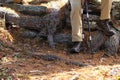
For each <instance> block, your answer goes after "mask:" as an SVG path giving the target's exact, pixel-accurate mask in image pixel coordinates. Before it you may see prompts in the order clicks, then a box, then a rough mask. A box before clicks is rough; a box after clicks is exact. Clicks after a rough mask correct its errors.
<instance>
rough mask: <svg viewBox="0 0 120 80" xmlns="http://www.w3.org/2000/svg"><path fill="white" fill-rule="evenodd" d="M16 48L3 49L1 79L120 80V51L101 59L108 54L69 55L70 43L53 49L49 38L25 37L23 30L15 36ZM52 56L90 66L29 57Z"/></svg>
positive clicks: (1, 51)
mask: <svg viewBox="0 0 120 80" xmlns="http://www.w3.org/2000/svg"><path fill="white" fill-rule="evenodd" d="M12 36H13V38H14V43H13V46H14V48H11V47H6V48H4V49H0V80H120V58H119V57H120V52H119V51H118V57H117V58H115V57H106V58H103V57H101V56H102V55H103V53H104V51H98V52H96V53H94V54H90V53H87V52H81V53H79V54H69V48H68V46H67V45H66V44H60V43H58V44H56V48H55V49H52V48H50V47H49V46H48V42H47V40H45V39H41V40H39V41H36V40H33V39H28V38H23V37H22V36H20V35H19V31H17V30H16V31H14V33H12ZM30 53H33V54H52V55H56V56H59V57H61V58H64V59H67V60H72V61H76V62H81V63H85V64H88V66H86V67H79V66H75V65H68V64H65V63H64V62H62V61H46V60H43V59H41V58H34V57H30V56H29V54H30Z"/></svg>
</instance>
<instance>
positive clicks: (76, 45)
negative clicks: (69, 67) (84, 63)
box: [70, 42, 82, 53]
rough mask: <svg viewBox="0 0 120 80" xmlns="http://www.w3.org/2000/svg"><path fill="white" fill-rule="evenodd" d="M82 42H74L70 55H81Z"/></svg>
mask: <svg viewBox="0 0 120 80" xmlns="http://www.w3.org/2000/svg"><path fill="white" fill-rule="evenodd" d="M81 45H82V42H74V43H73V47H72V49H71V50H70V53H79V52H80V51H81Z"/></svg>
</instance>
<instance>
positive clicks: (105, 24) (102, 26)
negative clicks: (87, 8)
mask: <svg viewBox="0 0 120 80" xmlns="http://www.w3.org/2000/svg"><path fill="white" fill-rule="evenodd" d="M98 26H99V27H98V29H99V30H101V31H103V32H104V34H105V35H106V36H112V35H114V32H113V31H112V30H110V26H109V20H108V19H106V20H100V22H99V23H98Z"/></svg>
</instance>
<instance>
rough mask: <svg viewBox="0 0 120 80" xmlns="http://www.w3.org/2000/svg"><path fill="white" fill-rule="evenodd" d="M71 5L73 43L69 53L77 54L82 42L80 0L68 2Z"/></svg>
mask: <svg viewBox="0 0 120 80" xmlns="http://www.w3.org/2000/svg"><path fill="white" fill-rule="evenodd" d="M70 4H71V14H70V19H71V26H72V42H74V43H75V45H74V46H73V48H72V49H71V52H79V51H80V50H79V49H80V46H81V42H82V20H81V0H70Z"/></svg>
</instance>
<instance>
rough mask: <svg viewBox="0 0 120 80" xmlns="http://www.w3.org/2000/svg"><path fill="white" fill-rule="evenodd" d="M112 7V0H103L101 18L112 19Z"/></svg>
mask: <svg viewBox="0 0 120 80" xmlns="http://www.w3.org/2000/svg"><path fill="white" fill-rule="evenodd" d="M111 7H112V0H102V1H101V16H100V19H101V20H103V19H110V11H111Z"/></svg>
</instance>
